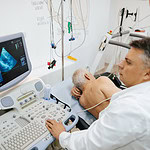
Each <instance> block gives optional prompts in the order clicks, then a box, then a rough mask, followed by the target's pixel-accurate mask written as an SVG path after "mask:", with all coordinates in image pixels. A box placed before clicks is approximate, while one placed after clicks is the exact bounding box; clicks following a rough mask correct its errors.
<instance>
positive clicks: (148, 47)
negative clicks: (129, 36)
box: [130, 37, 150, 68]
mask: <svg viewBox="0 0 150 150" xmlns="http://www.w3.org/2000/svg"><path fill="white" fill-rule="evenodd" d="M130 46H131V47H133V48H137V49H140V50H142V51H143V52H144V55H141V59H142V60H143V62H144V64H145V66H144V67H148V68H149V67H150V37H147V38H143V39H140V40H135V41H132V42H131V43H130Z"/></svg>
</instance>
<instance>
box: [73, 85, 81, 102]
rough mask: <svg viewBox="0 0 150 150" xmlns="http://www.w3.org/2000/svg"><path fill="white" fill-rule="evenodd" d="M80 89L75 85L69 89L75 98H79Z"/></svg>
mask: <svg viewBox="0 0 150 150" xmlns="http://www.w3.org/2000/svg"><path fill="white" fill-rule="evenodd" d="M81 94H82V91H81V90H80V89H78V88H77V87H75V86H74V87H73V88H72V89H71V95H72V96H74V97H75V98H76V99H79V98H80V97H81Z"/></svg>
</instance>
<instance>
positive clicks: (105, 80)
mask: <svg viewBox="0 0 150 150" xmlns="http://www.w3.org/2000/svg"><path fill="white" fill-rule="evenodd" d="M96 80H97V82H101V83H106V82H108V83H113V82H112V81H111V80H110V79H109V78H108V77H106V76H101V77H99V78H97V79H96Z"/></svg>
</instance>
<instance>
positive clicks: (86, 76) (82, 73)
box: [72, 69, 95, 90]
mask: <svg viewBox="0 0 150 150" xmlns="http://www.w3.org/2000/svg"><path fill="white" fill-rule="evenodd" d="M91 80H95V78H94V76H93V75H92V74H91V73H90V72H89V71H87V70H86V69H78V70H76V71H75V72H74V73H73V76H72V82H73V84H74V85H75V86H76V87H77V88H78V89H80V90H83V86H84V85H85V84H86V83H88V81H91Z"/></svg>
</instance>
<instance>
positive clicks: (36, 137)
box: [0, 79, 78, 150]
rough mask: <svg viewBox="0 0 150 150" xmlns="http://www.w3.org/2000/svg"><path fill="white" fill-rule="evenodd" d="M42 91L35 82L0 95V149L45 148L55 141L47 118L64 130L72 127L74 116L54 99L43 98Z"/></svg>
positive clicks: (38, 80)
mask: <svg viewBox="0 0 150 150" xmlns="http://www.w3.org/2000/svg"><path fill="white" fill-rule="evenodd" d="M45 88H46V86H45V84H44V83H43V82H42V80H40V79H35V80H32V81H30V82H27V83H25V84H23V85H21V86H19V87H17V88H15V89H13V90H10V91H7V92H6V93H3V94H1V95H0V109H1V110H0V150H33V149H36V150H44V149H46V147H47V146H48V145H49V144H51V143H52V142H53V141H54V140H55V138H54V137H53V136H52V135H51V134H50V132H49V131H48V130H47V128H46V127H45V120H47V119H55V120H56V121H60V120H61V121H62V122H63V124H64V126H65V128H66V130H67V131H69V130H71V129H72V128H73V127H74V126H75V125H76V123H77V122H78V116H77V115H76V114H75V113H73V111H72V110H71V108H70V107H69V106H68V105H67V104H65V103H63V102H61V101H60V100H58V99H57V98H56V97H54V96H52V97H51V98H50V97H46V98H45V97H44V91H45ZM45 99H49V100H45ZM70 121H71V124H70V123H69V122H70Z"/></svg>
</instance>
